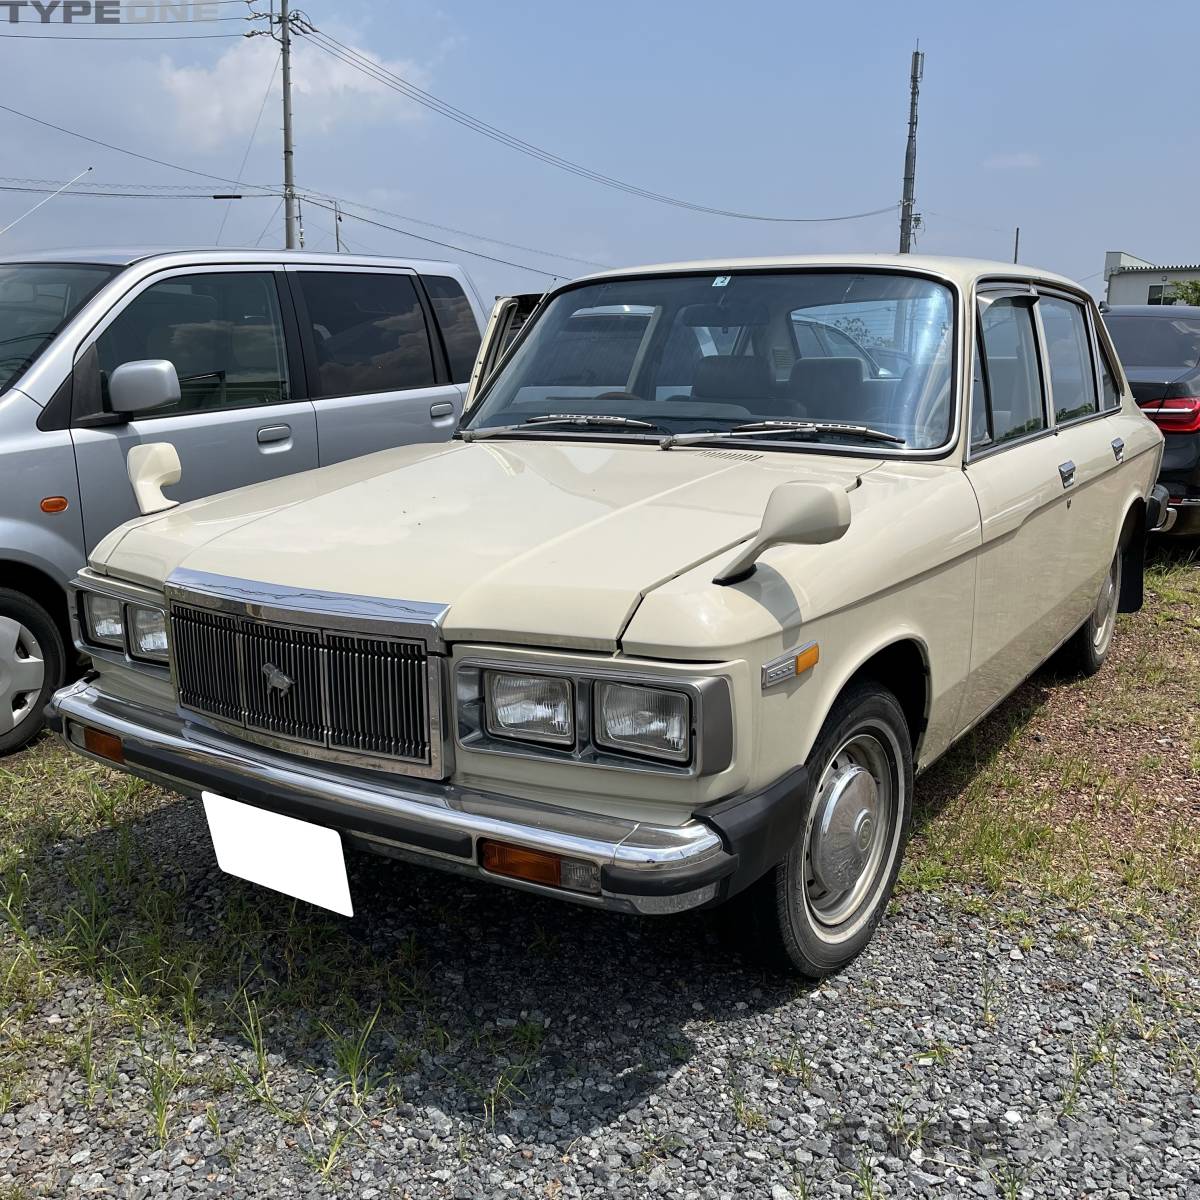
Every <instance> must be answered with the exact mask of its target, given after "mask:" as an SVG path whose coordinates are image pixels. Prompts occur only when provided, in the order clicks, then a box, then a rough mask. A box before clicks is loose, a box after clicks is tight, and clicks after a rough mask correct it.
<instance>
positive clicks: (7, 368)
mask: <svg viewBox="0 0 1200 1200" xmlns="http://www.w3.org/2000/svg"><path fill="white" fill-rule="evenodd" d="M119 269H120V268H118V267H104V266H92V265H88V264H82V265H81V264H77V263H46V264H40V263H39V264H36V265H33V264H18V265H7V264H4V263H0V392H2V391H5V390H6V389H7V388H8V387H9V385H10V384H13V383H15V382H16V381H17V379H19V378H20V376H21V375H23V374H24V373H25V371H26V370H27V369H28V368H29V367H30V366H31V365H32V364H33V362H34V360H35V359H36V358H37V357H38V355H39V354H41V352H42V351H43V350H45V349H46V347H47V346H48V345H50V343H51V342H52V341H53V340H54V337H55V335H56V334H57V333H58V331H59V330H60V329H61V328H62V327H63V326H64V325H65V324H66V323H67V322H68V321H69V320H70V319H71V318H72V317H73V316H74V315H75V314H76V313H77V312H78V311H79V310H80V309H81V308H82V307H83V305H84V304H85V303H86V302H87V301H88V300H89V299H90V298H91V297H92V295H93V294H94V293H95V292H96V291H97V290H98V289H99V288H101V287H103V285H104V284H106V283H107V282H108V281H109V280H110V279H111V278H112V277H113V276H114V275H116V273H117V271H118V270H119Z"/></svg>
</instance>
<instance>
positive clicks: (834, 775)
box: [804, 728, 903, 942]
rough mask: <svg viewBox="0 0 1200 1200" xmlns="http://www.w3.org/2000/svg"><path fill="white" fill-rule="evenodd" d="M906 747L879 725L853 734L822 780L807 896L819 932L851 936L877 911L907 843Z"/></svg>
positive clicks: (810, 837) (810, 832) (811, 832)
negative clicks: (875, 900) (903, 823)
mask: <svg viewBox="0 0 1200 1200" xmlns="http://www.w3.org/2000/svg"><path fill="white" fill-rule="evenodd" d="M898 763H899V747H898V746H896V745H895V744H894V738H893V737H892V735H891V734H890V732H889V731H887V730H885V729H883V728H879V729H871V730H870V731H869V732H868V731H866V730H863V731H861V732H859V733H856V734H854V735H852V736H851V737H849V738H847V740H846V741H845V742H844V743H843V744H842V746H841V747H840V748H839V749H838V751H837V753H836V754H834V756H833V758H832V759H830V761H829V764H828V765H827V766H826V768H825V770H824V772H823V773H822V775H821V779H820V782H819V783H818V785H817V794H816V799H815V801H814V804H813V810H812V817H811V819H810V821H809V824H808V826H807V829H806V833H805V846H804V902H805V906H806V907H807V908H808V910H809V913H810V914H811V916H812V918H813V925H814V927H815V930H816V932H817V933H818V934H819V936H821V937H822V938H824V939H825V940H827V941H831V942H838V941H843V940H845V939H846V938H848V937H851V936H853V934H854V933H855V932H856V931H857V930H858V928H859V927H860V926H861V924H862V922H863V921H864V920H866V919H867V918H868V917H869V916H870V913H871V911H872V908H873V905H872V904H871V903H867V901H870V900H871V899H872V897H873V895H874V893H876V892H877V891H878V889H879V888H880V886H881V885H882V883H883V881H884V880H885V879H886V878H887V876H888V874H889V873H890V869H891V865H892V862H893V860H894V858H895V855H896V853H897V850H898V847H899V832H900V819H899V814H900V810H901V806H902V803H903V796H902V794H901V789H902V787H903V783H902V781H901V779H900V773H899V767H898V765H897V764H898Z"/></svg>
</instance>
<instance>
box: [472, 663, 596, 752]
mask: <svg viewBox="0 0 1200 1200" xmlns="http://www.w3.org/2000/svg"><path fill="white" fill-rule="evenodd" d="M484 699H485V704H486V709H487V728H488V732H489V733H490V734H491V735H492V736H493V737H503V738H513V739H515V740H517V741H526V742H542V743H546V744H549V745H555V746H571V745H574V743H575V713H574V698H573V695H572V687H571V681H570V680H569V679H558V678H555V677H554V676H552V675H526V674H520V675H518V674H509V673H508V672H505V671H487V672H485V673H484Z"/></svg>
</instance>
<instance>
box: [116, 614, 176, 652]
mask: <svg viewBox="0 0 1200 1200" xmlns="http://www.w3.org/2000/svg"><path fill="white" fill-rule="evenodd" d="M125 612H126V615H127V617H128V620H129V648H130V651H131V653H132V654H133V657H134V658H144V659H147V660H148V661H150V662H160V663H165V662H166V661H167V614H166V613H165V612H163V610H162V609H161V608H153V607H151V606H150V605H147V604H129V605H126V608H125Z"/></svg>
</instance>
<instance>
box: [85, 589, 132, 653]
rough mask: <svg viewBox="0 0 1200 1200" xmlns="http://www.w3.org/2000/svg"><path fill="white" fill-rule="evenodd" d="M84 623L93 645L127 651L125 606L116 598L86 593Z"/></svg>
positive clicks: (88, 638) (98, 593)
mask: <svg viewBox="0 0 1200 1200" xmlns="http://www.w3.org/2000/svg"><path fill="white" fill-rule="evenodd" d="M83 623H84V632H85V633H86V634H87V640H88V641H89V642H91V643H92V644H93V645H96V646H108V647H111V648H112V649H114V650H124V649H125V606H124V605H123V604H122V603H121V601H120V600H118V599H117V598H116V597H115V596H105V595H103V594H101V593H100V592H84V594H83Z"/></svg>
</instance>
